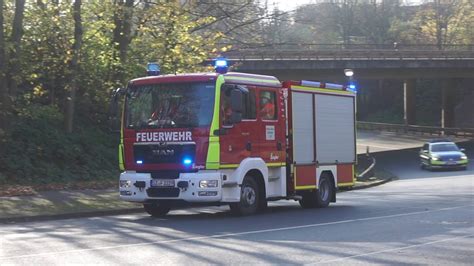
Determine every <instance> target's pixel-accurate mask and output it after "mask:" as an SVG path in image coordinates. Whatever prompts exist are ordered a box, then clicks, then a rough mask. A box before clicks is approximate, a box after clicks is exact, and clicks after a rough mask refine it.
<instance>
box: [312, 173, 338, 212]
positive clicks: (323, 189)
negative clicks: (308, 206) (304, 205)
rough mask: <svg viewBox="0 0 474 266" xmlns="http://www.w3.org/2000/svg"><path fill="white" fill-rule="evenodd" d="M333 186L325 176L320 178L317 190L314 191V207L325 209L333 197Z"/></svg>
mask: <svg viewBox="0 0 474 266" xmlns="http://www.w3.org/2000/svg"><path fill="white" fill-rule="evenodd" d="M334 193H335V191H334V186H333V185H332V182H331V181H330V180H329V178H328V177H327V176H321V179H320V180H319V188H318V190H316V205H317V206H318V207H319V208H326V207H327V206H329V202H331V199H332V198H333V196H334Z"/></svg>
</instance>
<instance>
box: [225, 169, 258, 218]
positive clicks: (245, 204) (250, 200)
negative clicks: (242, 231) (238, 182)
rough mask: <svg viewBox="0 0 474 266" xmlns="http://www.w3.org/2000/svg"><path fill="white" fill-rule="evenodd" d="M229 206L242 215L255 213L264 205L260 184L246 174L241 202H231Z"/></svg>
mask: <svg viewBox="0 0 474 266" xmlns="http://www.w3.org/2000/svg"><path fill="white" fill-rule="evenodd" d="M264 202H266V201H264ZM229 206H230V210H231V212H232V213H234V214H236V215H241V216H246V215H251V214H254V213H256V212H257V211H258V210H259V209H261V208H262V207H263V204H262V203H261V200H260V193H259V189H258V184H257V182H256V181H255V180H254V179H253V178H252V177H250V176H246V177H245V178H244V181H243V182H242V186H241V188H240V202H236V203H231V204H229Z"/></svg>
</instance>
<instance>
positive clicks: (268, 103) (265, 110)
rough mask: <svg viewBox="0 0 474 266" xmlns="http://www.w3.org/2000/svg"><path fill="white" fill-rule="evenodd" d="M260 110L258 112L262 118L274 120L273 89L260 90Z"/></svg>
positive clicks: (275, 116) (275, 115) (274, 103)
mask: <svg viewBox="0 0 474 266" xmlns="http://www.w3.org/2000/svg"><path fill="white" fill-rule="evenodd" d="M259 96H260V97H259V101H260V106H259V108H260V110H259V114H260V117H261V118H262V119H263V120H276V119H277V103H276V92H274V91H265V90H263V91H260V95H259Z"/></svg>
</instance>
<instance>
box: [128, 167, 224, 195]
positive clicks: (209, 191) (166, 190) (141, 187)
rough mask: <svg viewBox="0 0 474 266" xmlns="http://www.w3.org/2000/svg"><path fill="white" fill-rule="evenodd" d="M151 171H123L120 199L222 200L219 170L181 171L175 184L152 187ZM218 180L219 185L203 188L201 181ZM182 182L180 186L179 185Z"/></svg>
mask: <svg viewBox="0 0 474 266" xmlns="http://www.w3.org/2000/svg"><path fill="white" fill-rule="evenodd" d="M152 180H153V178H152V177H151V174H149V173H136V172H123V173H121V174H120V183H123V184H125V183H127V185H121V186H120V187H119V191H120V199H122V200H125V201H131V202H147V201H152V200H180V201H185V202H220V201H221V200H222V188H221V187H222V177H221V173H219V172H210V171H205V172H198V173H181V174H180V175H179V178H177V179H173V180H174V186H168V187H152V186H151V185H152V184H151V183H152ZM204 180H217V183H218V185H217V187H208V188H201V187H199V184H200V181H204ZM127 181H128V182H127ZM178 183H180V187H178Z"/></svg>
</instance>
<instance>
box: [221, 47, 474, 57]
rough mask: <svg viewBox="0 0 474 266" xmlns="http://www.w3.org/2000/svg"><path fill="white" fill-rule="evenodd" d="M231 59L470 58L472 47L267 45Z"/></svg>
mask: <svg viewBox="0 0 474 266" xmlns="http://www.w3.org/2000/svg"><path fill="white" fill-rule="evenodd" d="M223 55H224V56H226V57H227V58H229V59H233V60H252V59H254V60H268V59H271V60H285V59H298V60H304V59H331V60H345V59H354V58H358V59H368V60H371V59H382V60H397V59H398V60H400V59H428V60H429V59H473V58H474V45H446V46H443V47H442V49H439V48H438V47H437V46H436V45H400V46H399V45H395V46H394V45H387V44H351V45H344V44H269V45H261V46H254V47H252V48H240V49H239V48H235V49H232V50H230V51H228V52H225V53H223Z"/></svg>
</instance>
